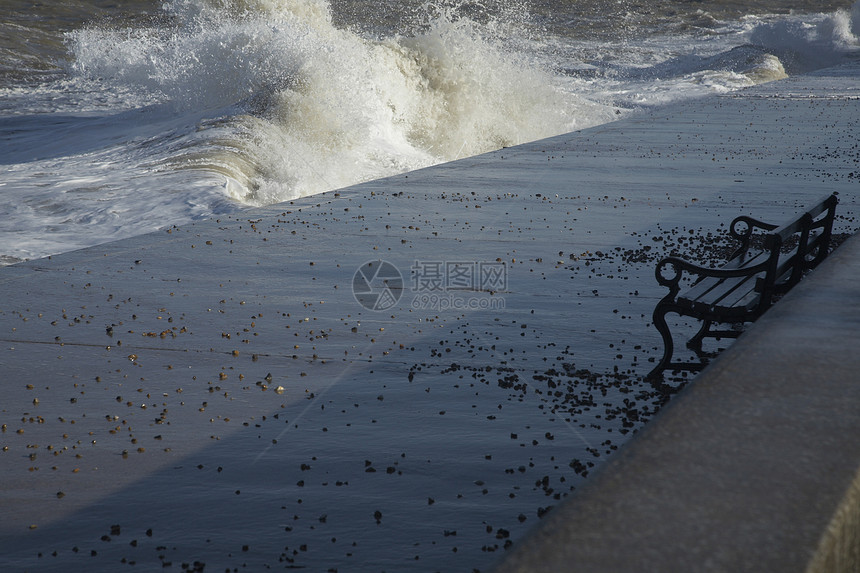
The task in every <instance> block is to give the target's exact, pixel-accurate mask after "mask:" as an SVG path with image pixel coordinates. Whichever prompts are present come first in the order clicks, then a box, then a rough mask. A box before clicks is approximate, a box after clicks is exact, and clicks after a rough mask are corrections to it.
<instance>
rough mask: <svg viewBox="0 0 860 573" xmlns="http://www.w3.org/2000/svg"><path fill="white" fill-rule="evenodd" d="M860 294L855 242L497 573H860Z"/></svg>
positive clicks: (789, 297)
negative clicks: (551, 572)
mask: <svg viewBox="0 0 860 573" xmlns="http://www.w3.org/2000/svg"><path fill="white" fill-rule="evenodd" d="M858 285H860V239H858V238H857V237H853V238H852V239H850V240H849V241H848V242H846V243H845V244H844V245H843V246H842V247H841V248H840V249H838V250H837V251H836V252H834V253H833V254H832V255H831V256H830V258H829V259H828V260H826V261H825V262H824V263H823V264H822V266H820V267H819V268H818V269H817V270H816V271H815V272H814V273H813V274H812V275H810V276H809V277H807V278H806V279H805V280H804V281H802V282H801V283H800V285H798V286H797V287H796V288H795V289H794V290H793V291H792V292H790V293H789V294H788V295H786V296H785V298H784V299H783V300H781V301H780V302H779V303H778V304H777V305H776V306H774V308H772V309H771V310H770V311H769V312H768V313H767V314H766V315H765V316H764V317H762V318H761V319H760V320H759V321H758V322H757V323H756V324H754V325H753V326H752V327H751V328H750V329H749V330H748V331H747V332H746V333H745V334H744V335H743V336H742V337H741V338H740V339H739V340H738V342H737V343H736V344H735V345H734V346H732V347H731V348H729V349H728V350H727V351H726V352H725V353H724V354H723V355H721V356H720V357H719V358H718V359H717V360H716V361H715V362H714V363H713V364H712V365H711V367H709V368H708V369H706V370H705V371H704V372H702V374H701V375H700V376H699V377H698V378H697V379H696V380H695V381H694V382H693V383H692V384H691V385H690V386H689V387H688V388H686V389H685V390H684V391H683V392H682V393H681V394H680V395H679V396H677V397H676V398H675V399H674V400H673V401H672V403H671V404H670V405H669V406H668V407H666V409H665V410H664V411H663V413H662V414H661V415H660V416H659V417H658V418H657V419H656V420H654V421H653V422H652V423H651V424H650V425H649V426H647V427H646V428H645V429H644V431H643V432H642V434H641V435H640V436H638V437H637V438H636V439H635V440H633V441H632V442H631V443H629V444H628V445H627V446H626V448H625V449H623V450H622V451H621V452H620V454H619V455H618V457H617V458H616V459H614V460H612V461H611V462H610V463H608V464H607V465H606V466H605V467H604V469H603V470H602V471H601V472H600V473H599V474H597V475H595V476H593V478H590V483H588V484H587V485H586V486H585V487H584V488H582V489H581V490H580V491H579V492H578V493H577V495H575V496H574V497H573V498H571V499H569V500H568V501H567V502H566V503H565V504H563V505H562V506H560V507H559V508H557V509H556V510H554V512H553V514H552V517H551V518H550V519H548V520H546V521H545V522H544V523H543V524H542V526H541V527H540V528H539V529H537V530H535V531H533V532H532V533H531V535H530V536H529V537H527V538H526V539H525V540H524V541H523V542H521V544H520V545H519V547H518V548H517V550H516V551H515V552H514V553H513V554H511V555H510V556H509V557H508V559H507V560H505V561H503V562H502V563H501V564H500V565H499V567H498V569H497V571H499V572H506V573H507V572H515V571H516V572H526V571H583V572H590V571H594V572H597V571H599V572H610V571H726V572H729V571H731V572H737V571H780V572H790V571H798V572H807V573H813V572H815V573H818V572H825V571H826V572H849V571H860V473H858V468H860V439H858V437H860V383H858V381H860V352H858V351H857V350H858V341H860V286H858Z"/></svg>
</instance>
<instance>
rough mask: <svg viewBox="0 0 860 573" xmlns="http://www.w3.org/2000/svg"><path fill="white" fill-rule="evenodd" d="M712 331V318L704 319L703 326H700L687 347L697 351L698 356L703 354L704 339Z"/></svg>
mask: <svg viewBox="0 0 860 573" xmlns="http://www.w3.org/2000/svg"><path fill="white" fill-rule="evenodd" d="M710 331H711V321H710V320H703V321H702V328H700V329H699V332H697V333H696V334H695V335H694V336H693V338H691V339H690V340H689V341H688V342H687V348H689V349H690V350H692V351H693V352H695V353H696V356H702V354H703V352H702V341H703V340H704V339H705V337H706V336H710Z"/></svg>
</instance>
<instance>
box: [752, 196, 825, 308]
mask: <svg viewBox="0 0 860 573" xmlns="http://www.w3.org/2000/svg"><path fill="white" fill-rule="evenodd" d="M837 203H838V199H837V197H836V195H828V196H827V197H825V198H824V199H822V200H821V201H819V202H818V203H816V204H815V205H814V206H813V207H811V208H810V209H808V210H807V211H805V212H803V213H800V214H799V215H798V216H797V217H795V218H794V219H793V220H792V221H790V222H788V223H786V224H785V225H782V226H781V227H777V228H775V229H773V230H771V231H769V232H768V233H767V235H766V238H765V249H766V250H767V251H768V253H769V265H768V270H767V272H766V273H765V275H764V276H763V277H760V278H759V279H758V280H757V283H756V290H757V291H758V292H759V293H760V294H761V298H762V301H761V303H762V304H763V305H765V308H766V307H767V306H768V305H769V304H770V303H771V299H772V298H773V295H774V294H777V293H779V292H785V291H787V290H788V289H790V288H791V287H792V286H794V285H795V284H797V283H798V282H799V281H800V279H801V278H802V276H803V273H804V272H806V271H808V270H809V269H811V268H814V267H815V266H816V265H818V263H820V262H821V261H822V260H824V258H825V257H826V256H827V253H828V249H829V247H830V237H831V233H832V229H833V219H834V216H835V214H836V204H837ZM795 236H797V245H796V246H794V247H792V248H790V249H789V250H788V251H787V252H785V253H783V252H782V250H783V246H784V245H786V244H790V243H789V242H790V241H791V240H792V238H793V237H795ZM748 242H749V239H748V238H747V240H746V243H747V244H748Z"/></svg>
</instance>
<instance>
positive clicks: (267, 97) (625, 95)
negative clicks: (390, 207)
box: [0, 0, 860, 263]
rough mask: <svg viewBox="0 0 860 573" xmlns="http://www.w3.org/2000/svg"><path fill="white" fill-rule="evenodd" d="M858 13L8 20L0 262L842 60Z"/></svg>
mask: <svg viewBox="0 0 860 573" xmlns="http://www.w3.org/2000/svg"><path fill="white" fill-rule="evenodd" d="M858 14H860V5H857V6H853V7H852V4H851V3H850V2H847V1H841V2H840V1H829V2H811V1H801V0H798V1H792V2H785V1H765V0H760V1H750V2H736V1H722V2H697V1H674V2H672V1H667V2H633V1H626V0H617V1H609V0H588V1H572V0H563V1H560V0H556V1H549V0H517V1H513V2H505V1H500V0H491V1H487V2H465V1H463V2H449V1H445V2H424V1H422V0H403V1H397V2H393V1H382V2H378V1H374V2H369V1H366V0H332V1H331V2H326V1H325V0H294V1H287V0H281V1H277V0H256V1H255V0H246V1H238V0H237V1H228V0H222V1H216V0H169V1H167V2H161V1H157V2H156V1H119V2H116V1H107V0H89V1H84V0H76V1H71V2H42V3H33V2H27V1H23V0H4V1H3V2H2V10H0V170H2V171H0V173H2V180H0V263H11V262H15V261H17V260H22V259H28V258H36V257H40V256H45V255H48V254H53V253H59V252H64V251H68V250H71V249H75V248H80V247H85V246H89V245H94V244H98V243H101V242H105V241H109V240H112V239H117V238H121V237H128V236H133V235H136V234H140V233H143V232H147V231H152V230H155V229H158V228H160V227H163V226H165V225H169V224H175V223H179V222H184V221H188V220H192V219H195V218H201V217H207V216H210V215H213V214H217V213H223V212H231V211H235V210H237V209H242V208H244V207H246V206H253V205H264V204H271V203H275V202H280V201H284V200H289V199H292V198H296V197H300V196H306V195H311V194H315V193H319V192H322V191H325V190H329V189H334V188H339V187H343V186H347V185H350V184H353V183H356V182H360V181H365V180H369V179H375V178H379V177H383V176H386V175H391V174H395V173H400V172H404V171H408V170H412V169H416V168H420V167H425V166H428V165H433V164H436V163H439V162H444V161H450V160H453V159H457V158H461V157H465V156H469V155H474V154H477V153H482V152H485V151H490V150H493V149H498V148H500V147H503V146H510V145H515V144H518V143H522V142H526V141H531V140H535V139H540V138H543V137H547V136H550V135H555V134H557V133H562V132H565V131H572V130H575V129H580V128H584V127H589V126H593V125H598V124H601V123H605V122H607V121H612V120H614V119H617V118H620V117H626V116H628V115H630V114H635V113H637V111H638V110H642V109H647V108H649V107H653V106H664V105H671V104H672V103H673V102H678V101H682V100H686V99H689V98H695V97H702V96H705V95H708V94H712V93H721V92H725V91H730V90H735V89H740V88H743V87H746V86H749V85H754V84H756V83H761V82H766V81H771V80H774V79H779V78H782V77H785V76H786V75H791V74H797V73H803V72H805V71H809V70H812V69H816V68H820V67H824V66H828V65H833V64H835V63H838V62H839V61H840V60H841V59H843V58H846V57H854V55H855V54H856V52H857V50H858V36H857V29H858V27H860V26H858V20H860V16H858Z"/></svg>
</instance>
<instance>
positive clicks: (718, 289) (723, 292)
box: [648, 194, 838, 379]
mask: <svg viewBox="0 0 860 573" xmlns="http://www.w3.org/2000/svg"><path fill="white" fill-rule="evenodd" d="M837 203H838V200H837V198H836V195H835V194H834V195H828V196H827V197H825V198H824V199H822V200H821V201H819V202H818V203H817V204H816V205H815V206H814V207H812V208H810V209H808V210H807V211H804V212H803V213H799V214H798V215H797V216H795V217H794V218H793V219H792V220H791V221H789V222H787V223H786V224H784V225H782V226H777V225H772V224H769V223H763V222H761V221H758V220H756V219H753V218H752V217H747V216H741V217H738V218H736V219H735V220H734V221H732V224H731V227H730V229H729V231H730V233H731V235H732V236H733V237H734V238H735V239H737V240H738V241H740V246H739V247H738V248H737V249H736V250H735V251H734V253H733V254H732V255H731V257H729V259H728V261H727V262H726V263H725V264H724V265H723V266H721V267H719V268H707V267H702V266H698V265H695V264H693V263H691V262H689V261H686V260H684V259H681V258H679V257H666V258H664V259H663V260H661V261H660V262H659V263H658V264H657V269H656V272H655V274H656V277H657V282H659V283H660V284H661V285H663V286H665V287H668V289H669V294H667V295H666V296H665V297H663V298H662V299H661V300H660V302H659V303H657V307H656V308H655V309H654V316H653V321H654V326H655V327H656V328H657V330H658V331H659V332H660V335H661V336H662V337H663V346H664V351H663V358H662V359H661V360H660V362H659V363H658V364H657V366H656V367H655V368H654V369H653V370H651V372H650V373H649V374H648V378H652V379H653V378H658V377H660V376H662V373H663V371H664V370H665V369H667V368H671V369H673V370H700V369H701V368H702V367H704V365H705V364H706V363H707V358H708V356H709V355H708V354H707V353H705V352H704V351H703V350H702V341H703V340H704V339H705V338H709V337H711V338H716V339H720V338H737V337H738V336H740V334H741V332H742V329H741V328H738V326H742V325H743V323H746V322H752V321H754V320H756V319H757V318H758V317H759V316H761V315H762V314H763V313H764V312H765V311H766V310H767V309H768V308H769V307H770V306H771V304H773V302H774V298H775V297H778V296H779V295H782V294H784V293H786V292H788V290H789V289H790V288H791V287H793V286H794V285H795V284H797V282H798V281H799V280H800V279H801V277H802V276H803V274H804V273H805V272H807V271H808V270H810V269H812V268H814V267H815V266H816V265H818V263H820V262H821V261H822V260H824V258H825V257H826V256H827V254H828V251H829V245H830V235H831V230H832V228H833V218H834V215H835V212H836V204H837ZM756 230H759V231H760V232H758V233H756V232H755V231H756ZM761 231H763V232H764V233H762V232H761ZM762 235H763V237H762ZM756 237H758V238H759V239H761V238H763V242H761V241H756V240H754V239H755V238H756ZM759 243H761V244H762V245H763V246H757V245H758V244H759ZM685 274H686V275H688V276H689V278H690V280H691V284H690V286H689V288H687V289H686V290H685V291H683V292H681V288H682V278H683V277H684V276H685ZM670 312H674V313H676V314H679V315H681V316H689V317H693V318H696V319H698V320H700V321H702V326H701V328H700V329H699V331H698V332H697V333H696V334H695V335H694V336H693V337H692V338H691V339H690V340H689V342H687V347H688V348H690V349H691V350H693V351H694V352H695V353H696V355H697V356H698V358H699V359H700V362H695V363H685V362H672V353H673V350H674V345H673V342H672V334H671V332H670V331H669V326H668V324H667V323H666V314H668V313H670ZM714 323H717V324H724V325H725V324H729V325H732V326H733V327H732V328H723V329H722V330H717V329H713V328H711V327H712V325H713V324H714Z"/></svg>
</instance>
